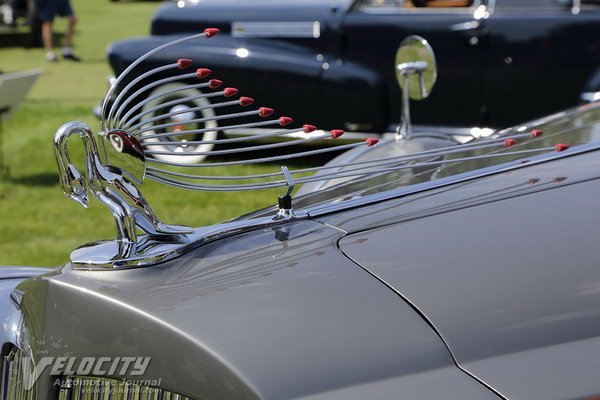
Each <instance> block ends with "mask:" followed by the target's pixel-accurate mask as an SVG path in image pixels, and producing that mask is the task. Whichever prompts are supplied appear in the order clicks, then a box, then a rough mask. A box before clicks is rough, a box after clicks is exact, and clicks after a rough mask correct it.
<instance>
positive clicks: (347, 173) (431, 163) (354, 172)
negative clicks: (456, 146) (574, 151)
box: [291, 147, 556, 183]
mask: <svg viewBox="0 0 600 400" xmlns="http://www.w3.org/2000/svg"><path fill="white" fill-rule="evenodd" d="M555 149H556V148H555V147H544V148H539V149H528V150H519V151H513V152H510V153H494V154H484V155H480V156H474V157H464V158H455V159H451V160H438V161H427V162H423V163H419V164H402V165H397V166H395V167H389V168H384V169H377V170H373V169H372V168H373V167H378V166H381V165H385V164H390V163H393V162H395V161H386V162H379V161H373V162H371V164H370V165H369V166H368V167H367V168H355V169H350V170H346V171H342V172H339V171H338V172H334V173H329V174H323V175H319V176H310V177H304V178H298V179H297V181H296V182H297V183H307V182H317V181H322V180H327V179H330V178H348V177H353V176H362V175H367V174H372V173H377V174H380V173H383V172H393V171H398V170H402V169H410V168H418V167H428V166H438V165H442V164H456V163H460V162H465V161H474V160H484V159H488V158H498V157H508V156H513V155H523V154H534V153H540V152H548V151H551V150H555ZM291 172H292V174H296V173H300V172H302V171H301V170H296V171H291Z"/></svg>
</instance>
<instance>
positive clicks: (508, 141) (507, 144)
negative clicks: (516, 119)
mask: <svg viewBox="0 0 600 400" xmlns="http://www.w3.org/2000/svg"><path fill="white" fill-rule="evenodd" d="M516 143H517V141H516V140H515V139H506V140H504V147H511V146H514V145H515V144H516Z"/></svg>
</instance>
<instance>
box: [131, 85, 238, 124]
mask: <svg viewBox="0 0 600 400" xmlns="http://www.w3.org/2000/svg"><path fill="white" fill-rule="evenodd" d="M220 95H221V94H220V93H219V94H217V93H209V94H203V95H197V96H190V97H184V98H182V99H180V100H181V101H177V102H172V101H171V102H168V103H174V104H167V103H164V104H161V105H160V106H157V107H155V108H153V109H152V110H148V111H146V112H144V113H140V114H138V115H139V116H140V117H141V116H144V115H147V114H150V113H153V112H154V111H156V110H158V109H160V108H164V107H169V106H171V105H177V104H181V103H184V102H186V101H191V100H196V99H199V98H206V97H217V96H220ZM235 105H238V106H239V105H240V101H239V100H232V101H226V102H223V103H214V104H209V105H206V106H197V107H190V108H186V109H182V110H177V111H170V112H168V113H165V114H160V115H157V116H155V117H152V118H148V119H145V120H143V121H141V122H139V123H137V124H135V125H133V126H132V127H131V128H128V131H130V132H134V131H135V130H136V129H138V128H140V127H142V126H144V125H147V124H149V123H151V122H154V121H159V120H161V119H168V118H169V117H172V116H174V115H179V114H184V113H186V112H192V111H201V110H209V109H213V108H221V107H227V106H235ZM189 121H190V122H191V121H192V120H189ZM182 122H184V123H186V124H187V123H188V121H181V122H179V123H178V125H180V124H181V123H182Z"/></svg>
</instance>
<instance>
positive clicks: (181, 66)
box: [177, 58, 192, 69]
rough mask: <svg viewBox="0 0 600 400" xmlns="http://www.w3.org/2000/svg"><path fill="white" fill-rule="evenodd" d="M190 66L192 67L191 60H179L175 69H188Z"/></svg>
mask: <svg viewBox="0 0 600 400" xmlns="http://www.w3.org/2000/svg"><path fill="white" fill-rule="evenodd" d="M190 65H192V60H190V59H187V58H180V59H179V60H177V67H178V68H179V69H184V68H187V67H189V66H190Z"/></svg>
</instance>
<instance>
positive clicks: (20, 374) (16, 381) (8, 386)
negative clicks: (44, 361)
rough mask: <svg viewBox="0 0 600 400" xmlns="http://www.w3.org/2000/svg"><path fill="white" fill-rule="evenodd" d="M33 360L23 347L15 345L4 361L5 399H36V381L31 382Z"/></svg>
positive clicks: (3, 396) (3, 395) (3, 384)
mask: <svg viewBox="0 0 600 400" xmlns="http://www.w3.org/2000/svg"><path fill="white" fill-rule="evenodd" d="M32 365H33V361H32V360H31V358H30V357H29V356H28V355H27V354H26V353H25V352H24V351H23V350H21V349H19V348H17V347H13V348H12V349H11V350H10V352H9V353H8V354H7V355H6V356H5V357H4V360H3V362H2V393H1V394H0V398H2V399H3V400H4V399H5V400H17V399H18V400H21V399H23V400H34V399H35V398H36V396H35V385H34V383H35V382H30V381H29V380H30V379H31V374H30V372H29V371H30V370H31V368H30V367H31V366H32Z"/></svg>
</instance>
